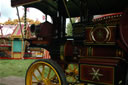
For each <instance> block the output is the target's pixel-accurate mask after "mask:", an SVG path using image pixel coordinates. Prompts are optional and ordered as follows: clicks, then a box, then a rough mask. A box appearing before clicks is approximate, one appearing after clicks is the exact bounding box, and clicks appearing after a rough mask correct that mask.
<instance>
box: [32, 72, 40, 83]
mask: <svg viewBox="0 0 128 85" xmlns="http://www.w3.org/2000/svg"><path fill="white" fill-rule="evenodd" d="M33 76H34V77H35V79H36V80H37V81H39V79H38V78H37V76H36V75H35V74H34V73H33Z"/></svg>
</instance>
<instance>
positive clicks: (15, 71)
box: [0, 60, 35, 77]
mask: <svg viewBox="0 0 128 85" xmlns="http://www.w3.org/2000/svg"><path fill="white" fill-rule="evenodd" d="M34 61H35V60H0V77H8V76H19V77H25V74H26V71H27V69H28V67H29V66H30V64H31V63H32V62H34Z"/></svg>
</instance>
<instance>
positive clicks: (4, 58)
mask: <svg viewBox="0 0 128 85" xmlns="http://www.w3.org/2000/svg"><path fill="white" fill-rule="evenodd" d="M0 59H2V60H21V59H44V58H43V57H24V58H10V57H0Z"/></svg>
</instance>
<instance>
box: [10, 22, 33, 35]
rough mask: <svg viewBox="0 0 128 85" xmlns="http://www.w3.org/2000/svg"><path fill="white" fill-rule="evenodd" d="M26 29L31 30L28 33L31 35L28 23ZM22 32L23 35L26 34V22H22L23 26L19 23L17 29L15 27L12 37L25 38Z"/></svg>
mask: <svg viewBox="0 0 128 85" xmlns="http://www.w3.org/2000/svg"><path fill="white" fill-rule="evenodd" d="M26 30H29V31H27V32H29V33H27V34H28V35H30V29H29V26H28V25H27V26H26ZM22 33H23V36H24V24H21V26H20V25H19V24H18V25H17V26H16V27H15V29H14V31H13V33H12V35H11V37H12V38H23V37H22ZM30 36H31V35H30Z"/></svg>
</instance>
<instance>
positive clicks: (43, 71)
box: [25, 59, 67, 85]
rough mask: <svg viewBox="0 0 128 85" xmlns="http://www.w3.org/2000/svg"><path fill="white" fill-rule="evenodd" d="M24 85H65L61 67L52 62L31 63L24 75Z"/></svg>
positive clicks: (47, 60)
mask: <svg viewBox="0 0 128 85" xmlns="http://www.w3.org/2000/svg"><path fill="white" fill-rule="evenodd" d="M25 81H26V85H67V82H66V79H65V75H64V72H63V70H62V69H61V67H60V66H59V65H58V64H57V63H55V62H54V61H53V60H50V59H44V60H37V61H35V62H33V63H32V64H31V65H30V66H29V68H28V70H27V73H26V79H25Z"/></svg>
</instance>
